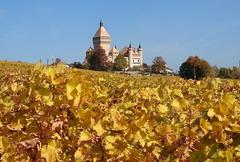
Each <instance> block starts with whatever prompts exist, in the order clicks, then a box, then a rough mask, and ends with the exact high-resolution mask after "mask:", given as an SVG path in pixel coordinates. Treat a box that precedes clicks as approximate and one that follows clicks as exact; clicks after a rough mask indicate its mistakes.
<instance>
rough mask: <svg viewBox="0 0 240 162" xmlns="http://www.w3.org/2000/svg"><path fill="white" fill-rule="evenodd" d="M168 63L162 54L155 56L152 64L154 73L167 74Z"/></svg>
mask: <svg viewBox="0 0 240 162" xmlns="http://www.w3.org/2000/svg"><path fill="white" fill-rule="evenodd" d="M166 69H167V65H166V62H165V61H164V59H163V58H162V57H161V56H158V57H155V58H154V60H153V64H152V73H155V74H166Z"/></svg>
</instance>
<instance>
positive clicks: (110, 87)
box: [0, 63, 240, 162]
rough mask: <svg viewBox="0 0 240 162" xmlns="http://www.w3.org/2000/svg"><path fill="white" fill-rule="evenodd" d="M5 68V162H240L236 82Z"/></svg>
mask: <svg viewBox="0 0 240 162" xmlns="http://www.w3.org/2000/svg"><path fill="white" fill-rule="evenodd" d="M0 68H1V69H0V86H1V87H0V159H1V160H0V161H3V162H13V161H16V162H17V161H21V162H26V161H29V162H45V161H46V162H55V161H59V162H68V161H71V162H75V161H76V162H85V161H108V162H117V161H129V162H134V161H142V162H152V161H162V162H172V161H181V162H185V161H190V162H202V161H206V162H225V161H226V162H232V161H240V81H238V80H220V79H205V80H203V81H193V80H183V79H180V78H178V77H161V76H152V77H151V76H148V77H132V76H125V75H118V74H113V73H107V72H94V71H88V70H76V69H71V68H66V67H65V66H64V65H62V64H59V65H57V66H54V67H53V66H49V67H46V66H44V65H41V64H36V65H35V66H33V65H30V64H29V65H28V64H27V65H25V64H20V63H18V64H14V63H9V64H7V63H0Z"/></svg>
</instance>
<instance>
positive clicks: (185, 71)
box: [179, 56, 212, 80]
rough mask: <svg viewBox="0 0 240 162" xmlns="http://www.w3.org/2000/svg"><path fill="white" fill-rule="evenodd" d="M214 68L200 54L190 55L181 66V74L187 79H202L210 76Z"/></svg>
mask: <svg viewBox="0 0 240 162" xmlns="http://www.w3.org/2000/svg"><path fill="white" fill-rule="evenodd" d="M211 72H212V68H211V66H210V65H209V63H208V62H207V61H206V60H203V59H200V58H199V57H198V56H190V57H189V58H188V59H187V60H186V61H185V62H184V63H182V65H181V66H180V70H179V75H180V76H181V77H182V78H185V79H197V80H199V79H202V78H203V77H208V76H210V74H211Z"/></svg>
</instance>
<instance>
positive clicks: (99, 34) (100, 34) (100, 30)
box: [94, 26, 110, 37]
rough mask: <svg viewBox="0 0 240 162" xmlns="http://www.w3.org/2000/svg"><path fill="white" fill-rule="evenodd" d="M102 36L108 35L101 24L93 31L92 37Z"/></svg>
mask: <svg viewBox="0 0 240 162" xmlns="http://www.w3.org/2000/svg"><path fill="white" fill-rule="evenodd" d="M102 36H103V37H110V35H109V34H108V32H107V30H106V29H105V28H104V27H103V26H100V27H99V29H98V30H97V32H96V33H95V35H94V37H102Z"/></svg>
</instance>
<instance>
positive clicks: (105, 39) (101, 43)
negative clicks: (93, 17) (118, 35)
mask: <svg viewBox="0 0 240 162" xmlns="http://www.w3.org/2000/svg"><path fill="white" fill-rule="evenodd" d="M110 44H111V37H110V35H109V34H108V32H107V30H106V29H105V28H104V26H103V22H102V21H100V27H99V28H98V30H97V32H96V33H95V35H94V37H93V45H94V50H98V49H100V48H101V49H104V50H105V53H106V55H107V56H108V54H109V51H110Z"/></svg>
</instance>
